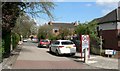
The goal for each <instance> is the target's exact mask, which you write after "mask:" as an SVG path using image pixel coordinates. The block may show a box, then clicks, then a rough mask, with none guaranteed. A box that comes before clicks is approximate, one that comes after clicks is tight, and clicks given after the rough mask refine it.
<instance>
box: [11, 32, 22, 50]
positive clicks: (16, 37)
mask: <svg viewBox="0 0 120 71" xmlns="http://www.w3.org/2000/svg"><path fill="white" fill-rule="evenodd" d="M19 41H20V36H19V35H18V34H17V33H12V46H13V49H15V48H16V47H17V44H18V42H19Z"/></svg>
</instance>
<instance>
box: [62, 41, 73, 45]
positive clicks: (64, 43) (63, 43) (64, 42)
mask: <svg viewBox="0 0 120 71" xmlns="http://www.w3.org/2000/svg"><path fill="white" fill-rule="evenodd" d="M61 44H62V45H71V44H73V42H70V41H63V42H61Z"/></svg>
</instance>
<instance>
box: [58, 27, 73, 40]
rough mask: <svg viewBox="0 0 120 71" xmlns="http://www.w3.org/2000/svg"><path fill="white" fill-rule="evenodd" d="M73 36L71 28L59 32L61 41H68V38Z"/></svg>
mask: <svg viewBox="0 0 120 71" xmlns="http://www.w3.org/2000/svg"><path fill="white" fill-rule="evenodd" d="M70 35H72V32H71V30H70V29H69V28H62V29H60V30H59V35H58V37H59V38H60V39H68V38H67V36H70Z"/></svg>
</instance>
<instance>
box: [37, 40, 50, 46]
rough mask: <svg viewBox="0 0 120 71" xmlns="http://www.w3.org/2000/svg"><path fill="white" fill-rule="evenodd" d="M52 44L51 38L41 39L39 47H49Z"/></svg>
mask: <svg viewBox="0 0 120 71" xmlns="http://www.w3.org/2000/svg"><path fill="white" fill-rule="evenodd" d="M49 44H50V41H49V40H45V39H41V40H40V42H39V43H38V47H48V46H49Z"/></svg>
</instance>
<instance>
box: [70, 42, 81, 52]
mask: <svg viewBox="0 0 120 71" xmlns="http://www.w3.org/2000/svg"><path fill="white" fill-rule="evenodd" d="M71 41H73V43H74V44H75V46H76V50H77V52H79V51H80V40H71Z"/></svg>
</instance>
